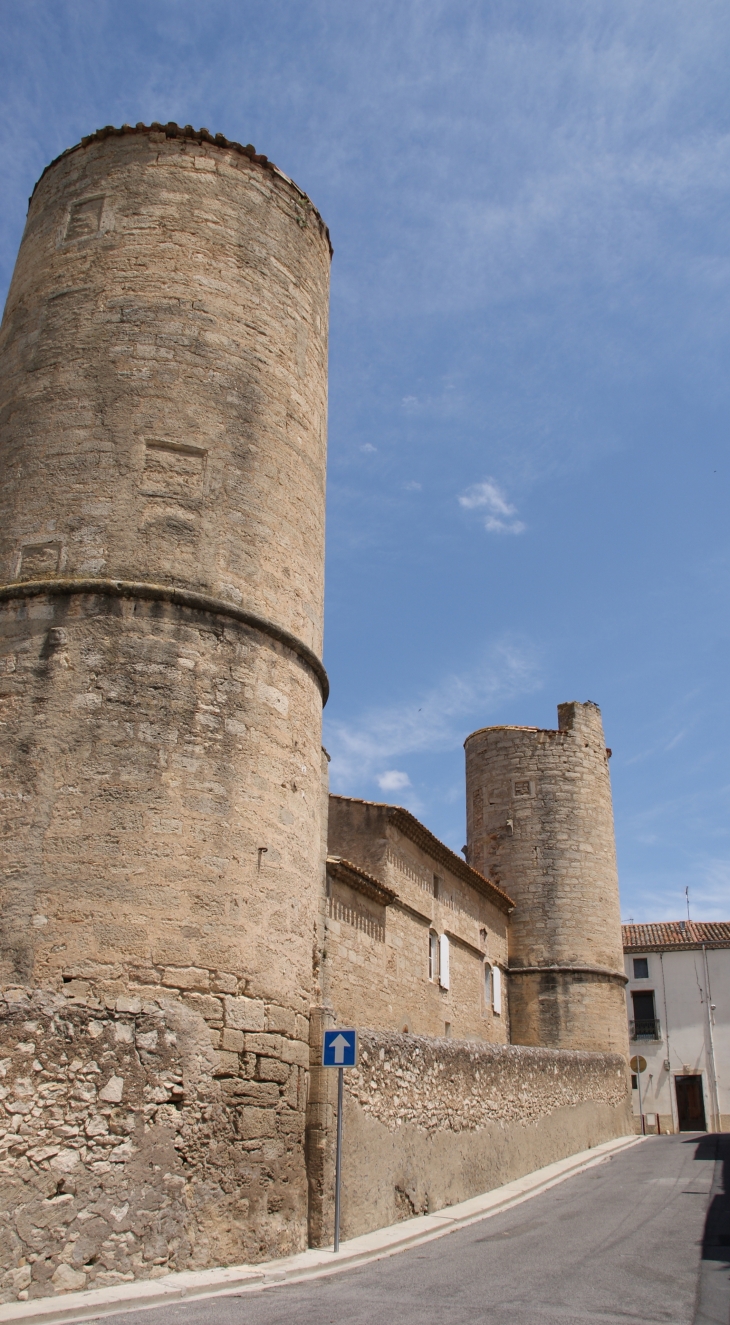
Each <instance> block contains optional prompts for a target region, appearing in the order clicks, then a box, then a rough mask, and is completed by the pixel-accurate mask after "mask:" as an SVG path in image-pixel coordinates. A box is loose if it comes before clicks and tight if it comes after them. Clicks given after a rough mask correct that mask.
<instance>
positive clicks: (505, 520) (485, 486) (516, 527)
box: [459, 478, 526, 534]
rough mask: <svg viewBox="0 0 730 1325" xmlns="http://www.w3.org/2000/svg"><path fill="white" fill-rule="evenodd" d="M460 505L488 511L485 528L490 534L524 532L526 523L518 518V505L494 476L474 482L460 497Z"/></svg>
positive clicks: (465, 507)
mask: <svg viewBox="0 0 730 1325" xmlns="http://www.w3.org/2000/svg"><path fill="white" fill-rule="evenodd" d="M459 505H460V506H463V507H464V509H465V510H467V511H475V510H483V511H486V512H487V517H486V519H485V521H484V528H485V529H486V530H488V531H489V533H490V534H522V533H524V531H525V528H526V525H525V524H524V523H523V521H522V520H516V519H515V518H514V517H515V516H516V515H517V507H516V506H513V505H512V503H511V502H509V501H508V500H507V497H506V495H505V493H504V492H503V491H502V489H501V488H500V486H499V484H498V483H496V482H495V480H494V479H493V478H488V479H485V481H484V482H483V483H474V484H472V486H471V487H470V488H467V490H466V492H463V493H462V495H461V496H460V497H459Z"/></svg>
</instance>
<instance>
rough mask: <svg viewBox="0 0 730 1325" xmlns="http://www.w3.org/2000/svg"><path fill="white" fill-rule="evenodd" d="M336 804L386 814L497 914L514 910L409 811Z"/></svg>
mask: <svg viewBox="0 0 730 1325" xmlns="http://www.w3.org/2000/svg"><path fill="white" fill-rule="evenodd" d="M332 799H333V800H336V801H352V802H353V804H355V805H372V806H374V807H375V808H376V809H378V810H386V811H387V814H388V821H389V822H390V823H392V824H393V825H394V826H395V827H396V828H399V829H400V830H401V832H402V833H403V834H404V835H405V836H406V837H409V838H410V839H411V841H412V842H414V843H415V845H416V846H420V847H422V848H423V849H424V851H428V852H430V854H431V855H432V856H433V857H434V859H435V860H438V861H440V863H441V864H442V865H445V866H446V868H447V869H450V870H451V872H452V873H453V874H456V875H457V876H458V878H460V879H463V881H464V883H468V884H471V887H472V888H476V890H477V892H480V893H481V894H482V896H483V897H486V898H487V899H488V900H489V901H490V902H493V903H494V905H495V906H496V907H498V908H499V910H500V911H503V912H504V913H505V915H509V913H510V911H513V910H514V908H515V902H513V900H512V898H511V897H510V896H508V894H507V893H506V892H504V891H503V890H502V889H501V888H500V887H498V885H497V884H496V883H492V881H491V879H487V878H485V876H484V875H483V874H480V873H479V871H478V870H475V869H474V867H473V866H472V865H467V863H466V861H465V860H462V859H461V856H457V855H456V852H455V851H452V850H451V848H450V847H447V846H446V845H445V844H444V843H443V842H441V841H440V840H439V838H438V837H434V835H433V833H432V832H431V831H430V829H428V828H426V825H425V824H422V823H421V822H420V820H418V819H416V817H415V815H413V814H411V812H410V810H406V809H404V808H403V806H402V805H389V804H388V803H387V802H386V801H366V800H363V799H362V797H360V796H336V795H332Z"/></svg>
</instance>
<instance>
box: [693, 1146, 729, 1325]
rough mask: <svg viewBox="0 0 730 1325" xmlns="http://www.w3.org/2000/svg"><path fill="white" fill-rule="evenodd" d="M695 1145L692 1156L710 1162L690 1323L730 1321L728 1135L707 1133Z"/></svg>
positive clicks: (716, 1324) (707, 1324) (711, 1324)
mask: <svg viewBox="0 0 730 1325" xmlns="http://www.w3.org/2000/svg"><path fill="white" fill-rule="evenodd" d="M689 1144H694V1145H696V1149H695V1153H694V1157H695V1159H699V1160H704V1161H705V1162H707V1161H708V1160H713V1161H714V1165H715V1168H714V1172H713V1177H712V1187H711V1190H710V1203H709V1205H708V1207H707V1216H706V1218H705V1228H704V1232H703V1235H702V1259H701V1261H700V1273H699V1279H698V1284H697V1307H696V1311H695V1317H694V1325H727V1322H728V1321H730V1275H728V1274H727V1271H728V1270H730V1134H728V1133H727V1132H719V1133H714V1134H711V1133H708V1134H707V1135H706V1136H703V1137H702V1138H701V1140H700V1141H699V1142H695V1141H694V1139H693V1141H692V1142H690V1143H689Z"/></svg>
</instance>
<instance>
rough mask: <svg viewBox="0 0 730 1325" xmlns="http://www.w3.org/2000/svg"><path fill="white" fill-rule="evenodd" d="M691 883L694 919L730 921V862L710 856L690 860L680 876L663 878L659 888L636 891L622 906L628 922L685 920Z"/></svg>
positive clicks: (723, 858) (692, 915) (690, 899)
mask: <svg viewBox="0 0 730 1325" xmlns="http://www.w3.org/2000/svg"><path fill="white" fill-rule="evenodd" d="M687 884H689V908H690V915H691V917H692V919H693V920H727V919H728V917H729V916H730V906H728V897H730V859H727V858H725V857H707V858H704V859H700V860H695V861H690V862H688V863H687V866H686V868H685V869H684V870H683V871H682V873H681V875H680V876H679V877H676V878H674V879H667V878H666V877H665V876H663V877H662V878H661V880H660V882H659V883H658V885H657V886H655V887H652V886H651V885H649V886H648V887H647V886H646V884H644V885H643V886H642V887H641V888H640V889H639V888H634V889H633V890H631V891H632V892H633V895H632V896H627V898H626V904H625V905H624V906H623V907H622V914H623V917H624V920H625V921H626V920H628V919H630V918H633V919H634V920H635V921H636V922H637V923H642V922H643V923H648V922H650V921H652V920H681V919H683V918H684V917H685V916H686V914H687V902H686V899H685V895H684V890H685V887H686V885H687Z"/></svg>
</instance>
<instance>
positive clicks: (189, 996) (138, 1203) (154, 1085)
mask: <svg viewBox="0 0 730 1325" xmlns="http://www.w3.org/2000/svg"><path fill="white" fill-rule="evenodd" d="M201 975H202V972H194V971H179V972H175V971H168V972H167V973H166V979H167V980H168V982H169V984H170V986H171V985H172V981H173V980H177V982H178V984H179V985H182V986H185V985H187V986H188V987H190V986H193V985H195V984H197V985H198V988H200V987H201V985H202V984H203V981H202V980H201ZM235 984H236V982H235V980H231V978H230V977H229V979H228V980H226V979H225V978H223V979H221V980H219V981H218V985H219V987H220V986H221V985H222V986H227V987H229V988H230V987H233V988H235ZM120 987H123V985H122V982H121V981H116V982H113V981H110V982H107V983H106V984H105V985H104V986H99V985H97V986H92V985H90V984H89V983H88V982H85V981H81V980H75V981H70V982H68V983H67V984H66V985H65V986H64V989H63V991H62V992H58V991H53V990H30V989H24V988H20V987H13V988H11V989H8V990H6V992H5V996H4V998H2V999H0V1300H2V1301H5V1302H8V1301H14V1300H16V1299H19V1300H21V1301H23V1300H25V1299H27V1298H35V1297H43V1296H47V1295H48V1294H52V1293H63V1292H67V1291H70V1290H75V1291H78V1290H80V1289H82V1288H91V1287H96V1288H101V1287H109V1286H111V1285H113V1284H115V1283H122V1282H127V1281H130V1280H133V1279H139V1278H141V1279H145V1278H154V1277H157V1276H159V1275H163V1274H168V1273H170V1272H171V1271H173V1270H176V1269H178V1270H179V1269H186V1268H187V1269H201V1268H204V1267H206V1266H209V1265H220V1264H231V1263H241V1262H250V1261H257V1260H261V1259H262V1258H267V1257H270V1256H272V1255H273V1256H275V1255H278V1254H285V1253H286V1251H287V1250H288V1251H296V1250H297V1249H299V1247H300V1245H301V1238H300V1232H299V1228H298V1222H297V1217H298V1213H299V1210H298V1206H299V1196H298V1190H297V1187H298V1169H299V1163H300V1155H301V1151H302V1145H303V1129H302V1116H303V1109H304V1107H305V1103H306V1100H305V1097H306V1067H307V1064H308V1059H309V1049H308V1046H307V1044H306V1043H304V1041H303V1039H302V1038H297V1037H302V1036H306V1034H307V1030H308V1028H307V1024H306V1022H305V1021H304V1019H303V1018H300V1019H297V1018H296V1017H295V1016H294V1014H292V1013H291V1012H290V1011H289V1010H288V1009H286V1008H283V1007H277V1006H275V1005H272V1004H265V1003H263V1002H260V1001H258V1000H255V999H249V998H246V997H245V996H240V995H238V994H235V993H233V994H224V993H220V992H219V993H210V992H209V993H196V992H192V990H191V989H190V988H188V990H185V989H184V988H183V989H181V990H175V989H173V988H172V987H168V988H159V987H158V988H154V987H150V988H147V989H139V990H137V991H134V992H123V993H120V992H117V991H118V990H119V989H120ZM216 1043H217V1044H222V1045H224V1046H226V1047H225V1049H224V1050H223V1051H222V1052H219V1051H216V1049H215V1048H214V1044H216Z"/></svg>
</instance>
